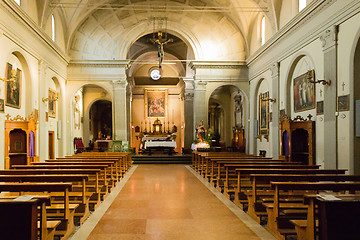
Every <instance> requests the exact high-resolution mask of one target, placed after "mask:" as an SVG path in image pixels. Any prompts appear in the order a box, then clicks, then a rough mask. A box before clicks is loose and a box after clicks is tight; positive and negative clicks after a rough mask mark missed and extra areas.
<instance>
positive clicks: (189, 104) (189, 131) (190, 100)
mask: <svg viewBox="0 0 360 240" xmlns="http://www.w3.org/2000/svg"><path fill="white" fill-rule="evenodd" d="M183 80H184V82H185V103H184V108H185V111H184V115H185V116H184V119H185V129H184V135H185V136H184V148H185V149H186V150H190V149H191V144H192V142H193V140H194V132H195V131H194V79H193V78H186V79H183Z"/></svg>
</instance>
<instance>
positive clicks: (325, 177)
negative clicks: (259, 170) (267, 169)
mask: <svg viewBox="0 0 360 240" xmlns="http://www.w3.org/2000/svg"><path fill="white" fill-rule="evenodd" d="M250 180H251V185H252V188H251V190H249V191H248V192H247V193H246V195H247V199H248V211H247V213H248V215H250V216H251V217H253V218H254V219H255V220H257V221H258V222H259V223H260V221H261V217H262V216H264V211H265V209H263V208H262V201H259V200H260V199H259V198H260V197H262V196H266V197H269V196H270V197H271V196H273V194H274V192H273V191H270V182H271V181H276V182H299V181H308V182H318V181H335V182H336V181H338V182H344V181H360V175H344V174H306V175H302V174H297V175H296V174H291V175H290V174H250ZM259 184H261V187H258V185H259ZM264 185H267V186H268V187H266V188H264Z"/></svg>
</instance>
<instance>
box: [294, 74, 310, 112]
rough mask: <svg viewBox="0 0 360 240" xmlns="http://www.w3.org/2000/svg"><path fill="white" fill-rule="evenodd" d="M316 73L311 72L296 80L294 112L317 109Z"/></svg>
mask: <svg viewBox="0 0 360 240" xmlns="http://www.w3.org/2000/svg"><path fill="white" fill-rule="evenodd" d="M314 79H315V71H314V70H311V71H308V72H307V73H304V74H302V75H300V76H298V77H296V78H295V79H294V111H295V112H302V111H305V110H309V109H313V108H315V84H313V83H311V82H310V81H309V80H311V81H314Z"/></svg>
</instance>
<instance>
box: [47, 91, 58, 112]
mask: <svg viewBox="0 0 360 240" xmlns="http://www.w3.org/2000/svg"><path fill="white" fill-rule="evenodd" d="M48 97H49V117H51V118H56V101H55V99H56V98H57V93H56V91H55V90H53V89H50V88H49V96H48Z"/></svg>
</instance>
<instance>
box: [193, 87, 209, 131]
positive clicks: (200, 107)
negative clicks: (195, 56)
mask: <svg viewBox="0 0 360 240" xmlns="http://www.w3.org/2000/svg"><path fill="white" fill-rule="evenodd" d="M194 83H195V87H194V121H195V124H196V125H197V124H199V123H200V122H201V120H203V121H204V124H205V127H206V128H207V127H208V126H207V125H208V124H207V119H208V106H207V101H206V85H207V82H206V81H198V80H195V81H194Z"/></svg>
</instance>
